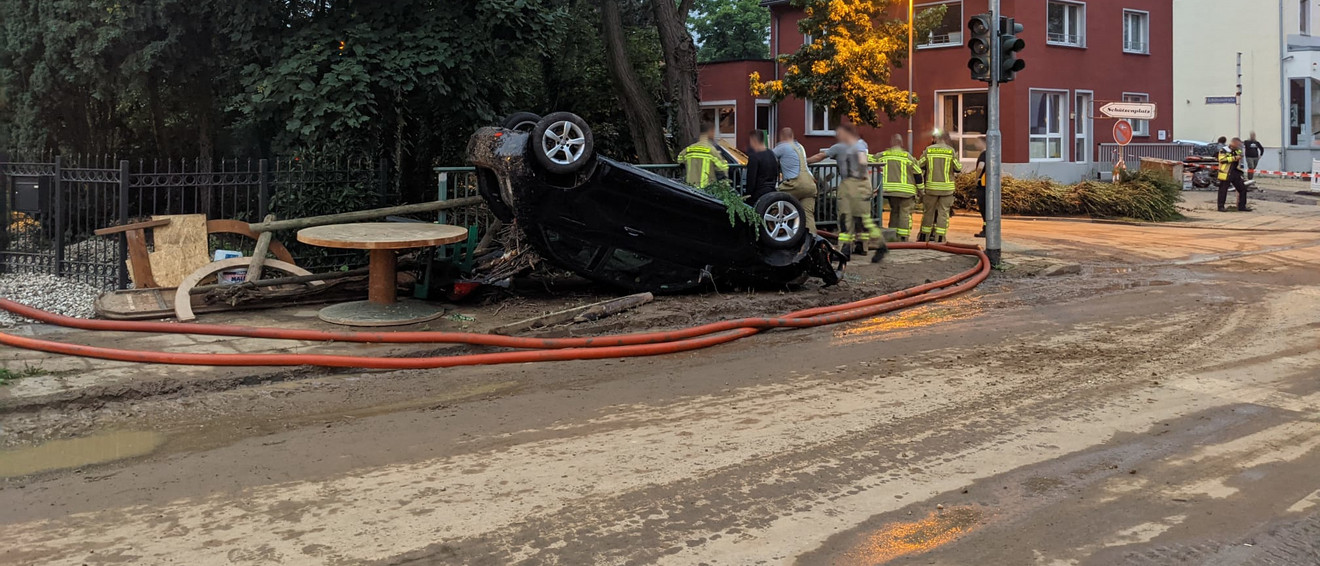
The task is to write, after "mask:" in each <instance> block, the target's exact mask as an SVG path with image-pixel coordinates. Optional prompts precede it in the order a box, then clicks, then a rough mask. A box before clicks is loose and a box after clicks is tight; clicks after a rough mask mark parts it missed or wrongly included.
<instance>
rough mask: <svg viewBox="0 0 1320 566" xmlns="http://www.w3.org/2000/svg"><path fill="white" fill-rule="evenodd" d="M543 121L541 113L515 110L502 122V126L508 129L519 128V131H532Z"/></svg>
mask: <svg viewBox="0 0 1320 566" xmlns="http://www.w3.org/2000/svg"><path fill="white" fill-rule="evenodd" d="M540 122H541V115H540V114H533V113H531V112H514V113H513V114H510V115H509V117H508V118H505V119H504V121H503V122H501V123H500V127H501V128H504V129H506V130H517V131H519V132H531V131H532V130H535V129H536V125H537V124H538V123H540Z"/></svg>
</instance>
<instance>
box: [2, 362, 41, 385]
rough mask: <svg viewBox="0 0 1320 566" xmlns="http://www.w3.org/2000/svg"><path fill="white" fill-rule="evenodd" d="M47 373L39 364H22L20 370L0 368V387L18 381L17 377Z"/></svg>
mask: <svg viewBox="0 0 1320 566" xmlns="http://www.w3.org/2000/svg"><path fill="white" fill-rule="evenodd" d="M48 373H50V372H48V371H46V370H45V369H44V368H42V367H41V366H32V365H27V364H24V365H23V369H20V370H12V369H9V368H0V387H4V386H6V385H9V384H10V383H13V382H15V381H18V380H19V379H22V378H24V377H37V376H39V375H46V374H48Z"/></svg>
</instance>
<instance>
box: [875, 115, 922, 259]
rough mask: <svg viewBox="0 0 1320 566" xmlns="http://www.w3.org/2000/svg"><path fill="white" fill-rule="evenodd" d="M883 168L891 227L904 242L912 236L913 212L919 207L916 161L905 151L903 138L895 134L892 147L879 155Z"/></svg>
mask: <svg viewBox="0 0 1320 566" xmlns="http://www.w3.org/2000/svg"><path fill="white" fill-rule="evenodd" d="M878 157H879V162H880V163H881V164H882V165H884V171H885V172H884V185H883V187H884V195H885V200H886V201H888V202H889V227H890V228H893V229H894V231H895V232H897V233H898V238H899V239H900V240H902V241H904V242H906V241H908V237H910V236H911V235H912V211H913V210H915V209H916V208H917V183H916V176H917V174H918V173H920V171H919V170H918V169H917V160H916V159H913V158H912V154H910V153H908V152H907V150H905V149H903V136H901V135H895V136H894V140H893V146H892V147H890V148H889V149H886V150H885V151H884V152H883V153H881V154H880V155H879V156H878Z"/></svg>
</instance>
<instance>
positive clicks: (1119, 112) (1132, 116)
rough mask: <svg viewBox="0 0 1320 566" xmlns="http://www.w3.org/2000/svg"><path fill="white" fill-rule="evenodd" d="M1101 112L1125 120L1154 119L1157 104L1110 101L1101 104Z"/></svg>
mask: <svg viewBox="0 0 1320 566" xmlns="http://www.w3.org/2000/svg"><path fill="white" fill-rule="evenodd" d="M1100 112H1101V113H1103V114H1104V115H1105V116H1108V117H1110V118H1119V119H1123V120H1154V119H1155V104H1154V103H1152V102H1110V103H1109V104H1106V105H1104V106H1101V107H1100Z"/></svg>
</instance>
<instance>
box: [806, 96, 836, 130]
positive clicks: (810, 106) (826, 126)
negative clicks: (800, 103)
mask: <svg viewBox="0 0 1320 566" xmlns="http://www.w3.org/2000/svg"><path fill="white" fill-rule="evenodd" d="M838 126H839V117H838V116H837V113H836V112H834V111H833V110H831V109H830V108H829V107H826V106H822V105H820V104H816V103H814V102H812V101H810V100H808V101H807V134H808V135H818V136H832V135H834V128H837V127H838Z"/></svg>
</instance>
